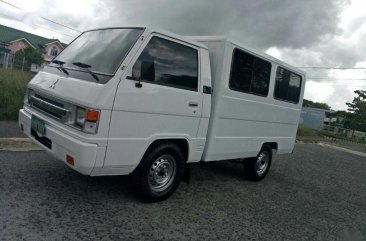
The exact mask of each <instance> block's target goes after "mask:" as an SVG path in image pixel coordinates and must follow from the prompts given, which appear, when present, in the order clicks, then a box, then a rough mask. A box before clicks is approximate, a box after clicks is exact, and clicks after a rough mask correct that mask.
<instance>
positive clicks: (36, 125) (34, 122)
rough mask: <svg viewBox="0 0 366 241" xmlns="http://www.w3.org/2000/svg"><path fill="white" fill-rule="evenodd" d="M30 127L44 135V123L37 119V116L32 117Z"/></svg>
mask: <svg viewBox="0 0 366 241" xmlns="http://www.w3.org/2000/svg"><path fill="white" fill-rule="evenodd" d="M31 127H32V129H34V130H35V131H37V132H38V133H39V134H41V135H44V134H46V128H45V123H44V121H43V120H42V119H40V118H38V117H37V116H34V115H32V119H31Z"/></svg>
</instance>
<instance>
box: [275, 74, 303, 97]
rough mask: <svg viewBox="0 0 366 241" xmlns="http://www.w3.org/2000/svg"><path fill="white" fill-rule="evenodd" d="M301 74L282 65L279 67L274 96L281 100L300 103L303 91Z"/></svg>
mask: <svg viewBox="0 0 366 241" xmlns="http://www.w3.org/2000/svg"><path fill="white" fill-rule="evenodd" d="M301 81H302V78H301V76H300V75H298V74H295V73H293V72H291V71H289V70H287V69H284V68H282V67H278V68H277V72H276V87H275V92H274V97H275V98H276V99H279V100H284V101H289V102H293V103H299V99H300V92H301Z"/></svg>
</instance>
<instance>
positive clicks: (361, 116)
mask: <svg viewBox="0 0 366 241" xmlns="http://www.w3.org/2000/svg"><path fill="white" fill-rule="evenodd" d="M354 93H355V94H357V96H356V97H354V98H353V101H352V103H346V105H347V106H348V111H350V112H351V113H352V118H351V120H350V127H351V128H352V129H354V130H358V131H365V132H366V91H365V90H356V91H355V92H354Z"/></svg>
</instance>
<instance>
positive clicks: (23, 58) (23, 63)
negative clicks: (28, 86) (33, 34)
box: [22, 57, 25, 71]
mask: <svg viewBox="0 0 366 241" xmlns="http://www.w3.org/2000/svg"><path fill="white" fill-rule="evenodd" d="M24 62H25V57H23V63H22V71H24Z"/></svg>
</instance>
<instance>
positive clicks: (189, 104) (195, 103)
mask: <svg viewBox="0 0 366 241" xmlns="http://www.w3.org/2000/svg"><path fill="white" fill-rule="evenodd" d="M188 106H189V107H198V103H197V102H189V103H188Z"/></svg>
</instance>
